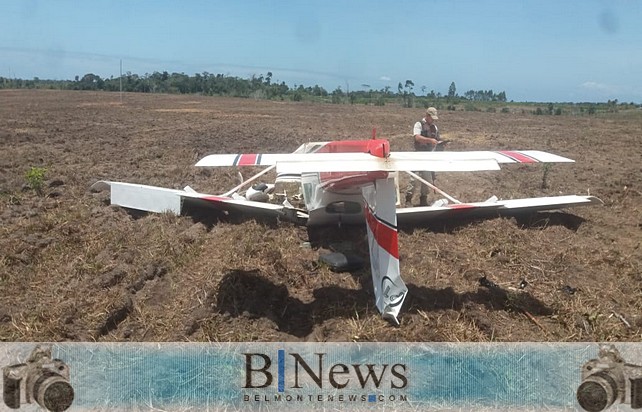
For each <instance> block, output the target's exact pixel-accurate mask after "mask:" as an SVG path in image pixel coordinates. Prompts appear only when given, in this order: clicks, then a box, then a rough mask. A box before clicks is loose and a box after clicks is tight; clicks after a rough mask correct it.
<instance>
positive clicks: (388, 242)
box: [362, 178, 408, 325]
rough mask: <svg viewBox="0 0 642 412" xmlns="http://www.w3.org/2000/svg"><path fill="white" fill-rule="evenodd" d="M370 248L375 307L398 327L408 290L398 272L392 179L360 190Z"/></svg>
mask: <svg viewBox="0 0 642 412" xmlns="http://www.w3.org/2000/svg"><path fill="white" fill-rule="evenodd" d="M362 193H363V198H364V201H365V215H366V223H367V230H368V246H369V249H370V268H371V270H372V284H373V287H374V293H375V304H376V306H377V309H379V311H380V312H381V314H382V316H383V317H384V319H387V320H390V321H392V322H394V323H395V324H397V325H398V324H399V321H398V320H397V316H398V315H399V311H400V310H401V306H402V304H403V301H404V299H405V298H406V295H407V294H408V288H407V287H406V284H405V283H404V281H403V280H402V279H401V274H400V272H399V239H398V232H397V215H396V209H395V203H396V194H397V189H396V187H395V181H394V179H392V178H389V179H379V180H376V181H375V182H374V185H370V186H366V187H364V188H363V189H362Z"/></svg>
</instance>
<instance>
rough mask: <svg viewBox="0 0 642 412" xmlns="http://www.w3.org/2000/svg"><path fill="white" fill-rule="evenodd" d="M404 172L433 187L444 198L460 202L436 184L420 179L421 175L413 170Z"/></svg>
mask: <svg viewBox="0 0 642 412" xmlns="http://www.w3.org/2000/svg"><path fill="white" fill-rule="evenodd" d="M406 173H408V174H409V175H410V176H412V177H414V178H415V179H417V180H419V181H420V182H421V183H423V184H425V185H426V186H428V187H429V188H431V189H433V190H434V191H435V192H437V193H440V194H441V195H442V196H444V197H445V198H446V199H448V200H450V201H451V202H453V203H457V204H461V202H460V201H459V200H457V199H455V198H454V197H452V196H450V195H449V194H448V193H446V192H444V191H443V190H441V189H440V188H438V187H437V186H435V185H433V184H431V183H428V182H427V181H426V179H422V178H421V176H419V175H418V174H416V173H414V172H408V171H407V172H406Z"/></svg>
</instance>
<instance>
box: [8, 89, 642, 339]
mask: <svg viewBox="0 0 642 412" xmlns="http://www.w3.org/2000/svg"><path fill="white" fill-rule="evenodd" d="M421 115H422V109H414V110H410V109H403V108H400V107H396V106H395V107H393V106H392V105H388V106H385V107H371V106H353V105H330V104H311V103H289V102H286V103H284V102H268V101H255V100H249V99H248V100H240V99H226V98H208V97H195V96H173V95H170V96H166V95H160V96H159V95H137V94H126V95H124V96H123V98H122V102H121V100H120V96H119V94H116V93H115V94H109V93H85V92H60V91H14V90H4V91H0V142H2V152H1V154H0V221H1V226H0V231H1V232H0V233H1V236H0V296H2V300H1V302H0V340H5V341H61V340H74V341H79V340H97V341H128V340H131V341H353V340H354V341H491V340H497V341H603V340H633V341H635V340H640V339H641V338H642V335H641V333H642V315H641V314H642V311H641V310H642V249H641V246H640V243H641V242H642V162H641V160H642V144H640V139H641V137H642V128H641V127H640V125H641V124H642V113H641V112H639V111H636V112H626V113H625V112H619V113H611V114H607V115H599V116H534V115H532V114H529V113H522V111H521V110H520V109H515V110H513V112H512V113H481V112H462V111H456V112H448V111H441V112H440V119H439V122H438V123H439V125H440V127H441V130H442V131H443V133H444V134H446V135H447V137H448V138H449V139H451V140H452V141H453V143H452V144H451V147H450V150H470V149H507V148H512V149H541V150H548V151H551V152H554V153H557V154H560V155H563V156H568V157H571V158H573V159H576V161H577V163H575V164H556V165H553V166H552V167H550V168H544V167H542V165H535V166H532V165H529V166H506V167H504V170H503V171H501V172H492V173H473V174H440V175H439V176H438V184H439V185H440V187H442V188H443V189H445V190H446V191H448V192H449V193H451V194H452V195H453V196H455V197H458V198H460V199H461V200H464V201H479V200H485V199H486V198H488V197H490V196H491V195H497V196H499V197H500V198H515V197H522V196H542V195H556V194H560V193H562V194H573V193H576V194H586V193H588V192H590V194H592V195H595V196H598V197H600V198H601V199H602V200H603V201H604V206H601V207H590V208H577V209H572V210H570V211H567V212H550V213H540V214H537V215H535V216H533V217H531V218H530V219H520V220H517V219H515V218H501V219H492V220H486V221H481V222H472V223H471V222H460V223H450V224H448V225H441V226H433V227H427V228H407V229H405V230H404V231H402V232H401V234H400V250H401V270H402V274H403V277H404V279H405V281H406V283H407V285H408V288H409V296H408V298H407V300H406V303H405V305H404V309H403V311H402V315H401V317H400V320H401V325H400V326H399V327H394V326H391V325H390V324H388V323H387V322H386V321H384V320H383V319H381V317H380V316H379V314H378V312H377V310H376V308H374V298H373V291H372V282H371V280H370V274H369V270H368V269H367V268H365V269H362V270H359V271H356V272H354V273H333V272H331V271H330V270H329V269H328V268H327V267H324V266H320V265H319V264H318V263H317V261H318V256H319V253H320V251H321V250H324V249H323V248H325V249H332V248H334V249H337V248H338V249H342V248H343V249H346V248H351V250H352V251H353V252H354V253H357V254H359V255H361V256H364V257H366V256H367V243H366V241H365V240H364V236H365V230H364V229H363V228H358V229H354V228H348V229H346V228H344V229H343V230H338V229H337V230H325V231H316V232H311V233H308V231H307V230H306V228H305V227H299V226H295V225H293V224H290V223H282V224H274V223H270V222H267V223H266V222H257V221H254V220H251V219H249V220H247V219H246V220H240V221H238V220H236V219H232V218H231V217H229V216H224V215H212V216H209V217H203V216H201V217H198V218H192V217H187V216H185V217H176V216H172V215H168V214H163V215H153V214H149V215H143V214H136V213H128V212H127V211H126V210H124V209H122V208H118V207H113V206H110V205H109V204H108V194H107V193H91V192H90V191H89V187H90V185H91V184H92V183H94V182H95V181H97V180H101V179H106V180H118V181H126V182H135V183H145V184H151V185H158V186H164V187H170V188H182V187H184V186H185V185H188V184H189V185H190V186H192V187H193V188H194V189H196V190H199V191H202V192H207V193H213V194H216V193H222V192H224V191H225V190H226V189H229V188H230V187H232V186H233V185H234V184H235V183H236V179H237V177H236V171H235V170H232V169H217V170H212V169H198V168H196V167H193V164H194V163H195V162H196V161H197V160H198V159H199V158H201V157H202V156H204V155H206V154H210V153H242V152H246V153H247V152H256V151H263V152H289V151H292V150H294V149H295V148H296V147H297V146H298V145H299V144H301V143H303V142H307V141H315V140H338V139H348V138H351V139H355V138H369V137H370V136H371V130H372V128H376V129H377V134H378V136H379V137H383V138H388V139H390V141H391V145H392V147H393V150H411V147H412V144H411V139H410V136H409V134H410V129H411V126H412V124H413V123H414V121H415V120H416V119H417V118H418V117H420V116H421ZM32 166H35V167H44V168H46V169H47V174H46V179H45V182H44V188H43V191H42V192H43V193H42V194H38V193H36V192H34V191H33V190H31V189H29V187H27V186H26V185H25V184H26V182H27V180H26V178H25V173H26V172H27V171H28V170H29V168H30V167H32ZM251 172H252V171H245V173H244V174H245V175H246V176H249V174H250V173H251ZM404 179H405V178H404ZM543 186H545V188H542V187H543ZM308 241H312V246H313V247H312V248H309V247H306V242H308ZM484 276H485V277H486V279H487V280H488V281H489V282H492V283H493V284H494V285H496V287H493V286H492V285H491V287H488V284H487V286H483V285H481V284H480V278H482V277H484ZM522 280H526V281H527V282H528V285H527V286H526V287H525V288H523V289H520V288H519V286H518V285H519V284H520V282H521V281H522Z"/></svg>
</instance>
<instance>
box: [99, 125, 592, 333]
mask: <svg viewBox="0 0 642 412" xmlns="http://www.w3.org/2000/svg"><path fill="white" fill-rule="evenodd" d="M552 162H573V160H571V159H567V158H565V157H561V156H557V155H554V154H551V153H546V152H542V151H536V150H522V151H506V150H501V151H467V152H447V151H442V152H391V151H390V143H389V142H388V141H387V140H385V139H375V138H373V139H370V140H350V141H334V142H315V143H308V144H304V145H302V146H300V147H299V148H298V149H297V150H296V151H294V152H293V153H288V154H214V155H209V156H206V157H204V158H203V159H201V160H200V161H199V162H198V163H197V164H196V166H199V167H220V166H267V169H264V170H263V171H261V172H260V173H258V174H256V175H254V176H253V177H252V178H250V179H247V180H246V181H244V182H243V183H241V184H240V185H239V186H236V187H235V188H233V189H232V190H230V191H228V192H226V193H224V194H222V195H217V196H214V195H208V194H204V193H198V192H196V191H194V190H193V189H192V188H190V187H189V186H187V187H185V189H183V190H175V189H166V188H161V187H155V186H146V185H141V184H132V183H122V182H110V181H99V182H97V183H95V184H94V185H93V186H92V190H94V191H101V190H105V189H107V188H109V189H110V191H111V203H112V204H115V205H119V206H122V207H126V208H131V209H137V210H142V211H148V212H167V211H170V212H173V213H175V214H177V215H179V214H181V212H182V211H183V210H184V207H185V206H186V205H195V206H206V207H213V208H216V209H219V210H228V211H240V212H243V213H247V214H250V215H255V216H258V215H267V216H275V217H280V218H282V219H291V220H294V221H305V222H306V223H307V225H308V226H317V225H329V224H335V225H336V224H356V223H366V225H367V232H368V244H369V249H370V266H371V270H372V280H373V285H374V292H375V303H376V306H377V309H378V310H379V311H380V312H381V313H382V315H383V317H384V318H385V319H388V320H389V321H391V322H393V323H395V324H399V322H398V320H397V316H398V314H399V311H400V309H401V306H402V304H403V301H404V299H405V297H406V294H407V292H408V289H407V287H406V285H405V283H404V282H403V280H402V279H401V274H400V272H399V247H398V230H397V224H398V223H400V224H415V223H425V222H427V221H429V220H434V219H452V218H468V217H480V216H488V215H490V216H492V215H495V216H497V215H499V214H501V213H502V212H509V213H516V212H533V211H541V210H552V209H561V208H566V207H574V206H582V205H596V204H602V202H601V201H600V200H599V199H598V198H596V197H593V196H577V195H568V196H553V197H536V198H525V199H512V200H498V199H497V198H496V197H495V196H493V197H492V198H491V199H488V200H486V201H483V202H476V203H462V202H460V201H458V200H457V199H455V198H453V197H452V196H450V195H448V194H447V193H445V192H444V191H442V190H441V189H439V188H437V187H436V186H434V185H433V184H431V183H429V182H427V181H425V180H423V179H421V178H420V177H419V176H417V175H416V174H415V173H414V172H413V171H423V170H426V171H433V172H472V171H481V170H499V164H500V163H552ZM273 169H276V173H277V178H276V182H275V183H278V182H300V185H301V194H302V196H303V200H304V202H305V206H306V210H302V209H297V208H295V207H293V206H292V205H291V204H290V203H289V202H288V201H287V198H286V200H285V201H284V202H283V204H274V203H268V202H259V201H254V200H248V199H247V198H246V197H248V198H250V199H252V194H253V193H251V190H248V191H247V192H246V197H242V196H239V195H238V192H239V190H241V189H242V188H243V187H244V186H246V185H248V184H250V183H251V182H253V181H255V180H257V179H258V178H259V177H261V176H263V175H264V174H266V173H267V172H269V171H270V170H273ZM400 171H402V172H407V173H409V174H411V175H412V176H414V177H415V178H416V179H418V180H420V181H421V182H422V183H423V184H426V185H428V186H430V187H431V188H432V189H434V190H435V191H436V192H438V193H440V194H441V195H443V196H444V198H443V199H440V200H439V201H437V202H435V203H434V204H433V205H431V206H423V207H410V208H398V207H397V204H398V203H399V202H398V199H399V195H398V194H399V193H398V190H399V189H398V184H397V181H398V179H397V177H398V172H400Z"/></svg>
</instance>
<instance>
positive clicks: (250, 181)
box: [221, 165, 276, 196]
mask: <svg viewBox="0 0 642 412" xmlns="http://www.w3.org/2000/svg"><path fill="white" fill-rule="evenodd" d="M275 167H276V165H272V166H270V167H268V168H267V169H265V170H261V171H260V172H258V173H257V174H255V175H254V176H252V177H250V178H249V179H247V180H244V181H242V182H241V184H240V185H238V186H236V187H233V188H232V189H230V190H228V191H227V192H225V193H223V194H222V195H221V196H231V195H232V193H236V192H237V191H238V190H239V189H240V188H242V187H243V186H245V185H247V184H248V183H252V182H253V181H255V180H256V179H258V178H259V177H261V176H263V175H264V174H266V173H267V172H269V171H270V170H273V169H274V168H275Z"/></svg>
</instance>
